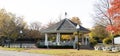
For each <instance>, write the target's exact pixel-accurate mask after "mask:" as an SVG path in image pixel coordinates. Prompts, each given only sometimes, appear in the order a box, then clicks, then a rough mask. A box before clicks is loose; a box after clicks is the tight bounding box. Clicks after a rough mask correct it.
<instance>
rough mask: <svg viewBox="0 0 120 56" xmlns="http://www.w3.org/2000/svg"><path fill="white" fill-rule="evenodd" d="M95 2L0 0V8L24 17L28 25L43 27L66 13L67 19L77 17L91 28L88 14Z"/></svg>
mask: <svg viewBox="0 0 120 56" xmlns="http://www.w3.org/2000/svg"><path fill="white" fill-rule="evenodd" d="M94 1H95V0H0V8H4V9H6V10H7V11H9V12H12V13H14V14H16V15H19V16H24V18H25V21H27V22H28V23H30V22H34V21H39V22H41V23H42V24H43V25H45V24H47V23H48V22H50V21H55V20H58V17H59V16H60V15H62V18H64V13H65V12H67V14H68V17H69V18H70V17H73V16H77V17H79V18H80V20H81V22H82V25H83V26H84V27H86V28H91V27H92V26H93V19H92V18H91V17H90V14H92V12H93V4H94Z"/></svg>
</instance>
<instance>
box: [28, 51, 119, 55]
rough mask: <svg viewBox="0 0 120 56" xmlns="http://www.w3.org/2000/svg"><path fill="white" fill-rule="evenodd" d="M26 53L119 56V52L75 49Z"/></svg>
mask: <svg viewBox="0 0 120 56" xmlns="http://www.w3.org/2000/svg"><path fill="white" fill-rule="evenodd" d="M27 52H31V53H41V54H50V55H55V56H119V55H120V52H117V53H112V52H104V51H95V50H79V51H78V50H75V49H39V50H37V49H36V50H35V49H31V50H29V51H27Z"/></svg>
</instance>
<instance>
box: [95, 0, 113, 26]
mask: <svg viewBox="0 0 120 56" xmlns="http://www.w3.org/2000/svg"><path fill="white" fill-rule="evenodd" d="M94 7H95V14H94V16H93V17H94V20H95V24H99V25H102V26H104V27H106V26H107V25H112V24H113V21H112V19H111V17H109V15H108V12H107V10H108V9H109V8H110V0H99V1H98V0H97V1H96V3H95V6H94Z"/></svg>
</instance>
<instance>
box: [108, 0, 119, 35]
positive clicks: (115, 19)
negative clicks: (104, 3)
mask: <svg viewBox="0 0 120 56" xmlns="http://www.w3.org/2000/svg"><path fill="white" fill-rule="evenodd" d="M110 5H111V7H110V8H109V9H108V16H109V18H110V19H111V20H112V24H110V25H108V26H107V28H106V29H107V30H108V31H113V32H114V33H118V32H120V29H119V28H120V0H111V3H110Z"/></svg>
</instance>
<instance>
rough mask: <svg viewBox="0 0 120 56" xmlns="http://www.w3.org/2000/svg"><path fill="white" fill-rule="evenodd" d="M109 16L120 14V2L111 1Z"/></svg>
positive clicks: (118, 0) (116, 0) (117, 0)
mask: <svg viewBox="0 0 120 56" xmlns="http://www.w3.org/2000/svg"><path fill="white" fill-rule="evenodd" d="M108 14H109V16H110V17H113V16H116V14H120V0H113V1H111V7H110V8H109V9H108Z"/></svg>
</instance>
